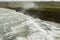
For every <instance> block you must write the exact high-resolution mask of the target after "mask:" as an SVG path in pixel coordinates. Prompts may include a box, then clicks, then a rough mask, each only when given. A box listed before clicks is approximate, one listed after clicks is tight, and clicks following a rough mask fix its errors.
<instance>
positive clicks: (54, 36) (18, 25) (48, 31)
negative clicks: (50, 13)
mask: <svg viewBox="0 0 60 40" xmlns="http://www.w3.org/2000/svg"><path fill="white" fill-rule="evenodd" d="M59 25H60V24H57V23H54V22H47V21H43V20H41V19H39V18H33V17H31V16H28V15H25V14H23V13H20V12H16V11H15V10H11V9H6V8H0V40H59V38H60V28H58V27H59Z"/></svg>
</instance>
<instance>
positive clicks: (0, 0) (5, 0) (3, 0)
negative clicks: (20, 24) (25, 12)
mask: <svg viewBox="0 0 60 40" xmlns="http://www.w3.org/2000/svg"><path fill="white" fill-rule="evenodd" d="M11 1H38V2H39V1H58V2H59V1H60V0H0V2H11Z"/></svg>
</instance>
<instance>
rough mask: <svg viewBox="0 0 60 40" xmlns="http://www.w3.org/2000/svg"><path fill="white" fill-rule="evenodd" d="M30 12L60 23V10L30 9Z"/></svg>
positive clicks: (35, 15) (43, 18) (46, 19)
mask: <svg viewBox="0 0 60 40" xmlns="http://www.w3.org/2000/svg"><path fill="white" fill-rule="evenodd" d="M28 13H29V14H30V15H31V16H33V15H34V17H35V18H36V17H38V18H40V19H42V20H45V21H52V22H57V23H60V12H56V11H49V12H48V11H43V10H42V11H41V10H29V11H28Z"/></svg>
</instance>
